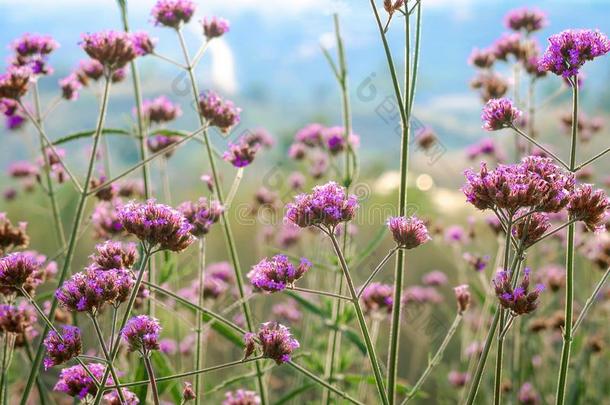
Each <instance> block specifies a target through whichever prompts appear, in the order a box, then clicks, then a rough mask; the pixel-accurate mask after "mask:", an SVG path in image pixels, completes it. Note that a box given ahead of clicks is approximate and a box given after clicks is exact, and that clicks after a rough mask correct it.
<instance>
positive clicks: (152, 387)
mask: <svg viewBox="0 0 610 405" xmlns="http://www.w3.org/2000/svg"><path fill="white" fill-rule="evenodd" d="M143 358H144V366H146V373H147V374H148V380H149V381H150V390H151V391H152V397H153V403H154V404H155V405H159V389H158V388H157V380H155V371H154V369H153V366H152V364H151V362H150V355H148V354H147V355H145V356H144V357H143ZM117 391H118V392H121V390H117Z"/></svg>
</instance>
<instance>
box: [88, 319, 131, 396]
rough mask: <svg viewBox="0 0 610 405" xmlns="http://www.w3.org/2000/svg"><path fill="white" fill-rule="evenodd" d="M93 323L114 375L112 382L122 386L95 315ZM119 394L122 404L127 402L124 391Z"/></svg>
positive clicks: (118, 391)
mask: <svg viewBox="0 0 610 405" xmlns="http://www.w3.org/2000/svg"><path fill="white" fill-rule="evenodd" d="M91 322H93V327H94V328H95V334H96V335H97V339H98V340H99V342H100V346H101V347H102V352H103V353H104V357H105V358H106V361H107V362H108V368H109V369H110V374H111V375H112V380H113V381H114V383H115V384H120V383H121V381H120V380H119V375H118V374H117V372H116V369H115V368H114V365H113V364H112V359H111V358H110V352H109V351H108V348H107V347H106V342H104V334H103V333H102V329H101V328H100V324H99V322H98V321H97V317H96V316H95V315H91ZM112 338H114V335H111V339H112ZM117 393H118V394H119V398H120V400H121V403H124V402H125V395H123V390H117Z"/></svg>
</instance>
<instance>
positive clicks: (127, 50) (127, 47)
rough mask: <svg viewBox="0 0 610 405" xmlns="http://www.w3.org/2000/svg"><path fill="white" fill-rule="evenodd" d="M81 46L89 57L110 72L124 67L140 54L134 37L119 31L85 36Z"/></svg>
mask: <svg viewBox="0 0 610 405" xmlns="http://www.w3.org/2000/svg"><path fill="white" fill-rule="evenodd" d="M81 46H82V48H83V50H84V51H85V52H86V53H87V55H89V56H90V57H91V58H92V59H95V60H97V61H98V62H100V63H101V64H102V65H103V66H104V67H105V68H106V69H107V70H108V72H112V71H114V70H116V69H120V68H122V67H124V66H125V65H127V64H128V63H129V62H131V61H132V60H134V59H135V58H136V56H138V53H139V51H138V49H136V46H135V43H134V40H133V38H132V36H131V35H130V34H129V33H126V32H118V31H101V32H95V33H92V34H83V36H82V42H81Z"/></svg>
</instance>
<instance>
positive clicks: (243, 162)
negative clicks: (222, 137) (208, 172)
mask: <svg viewBox="0 0 610 405" xmlns="http://www.w3.org/2000/svg"><path fill="white" fill-rule="evenodd" d="M259 148H260V146H259V145H258V144H254V145H251V144H250V143H248V142H247V141H246V140H245V139H244V137H242V138H240V139H238V141H237V142H236V143H229V150H227V151H225V152H224V154H223V155H222V158H223V159H224V160H226V161H227V162H229V163H231V164H232V165H233V166H235V167H246V166H248V165H249V164H250V163H252V162H253V161H254V157H255V156H256V153H257V152H258V150H259Z"/></svg>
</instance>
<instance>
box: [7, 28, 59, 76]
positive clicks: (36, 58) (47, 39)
mask: <svg viewBox="0 0 610 405" xmlns="http://www.w3.org/2000/svg"><path fill="white" fill-rule="evenodd" d="M11 48H12V50H13V51H14V56H13V58H12V59H11V61H10V62H11V64H12V65H13V66H27V67H29V68H30V69H32V72H33V73H34V74H36V75H47V74H51V73H53V69H52V68H51V67H49V66H48V65H47V59H48V55H49V54H51V53H52V52H53V51H54V50H56V49H57V48H59V43H57V41H55V40H54V39H53V38H52V37H51V36H49V35H40V34H29V33H26V34H24V35H23V36H22V37H21V38H19V39H17V40H15V41H14V42H13V43H12V45H11Z"/></svg>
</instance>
